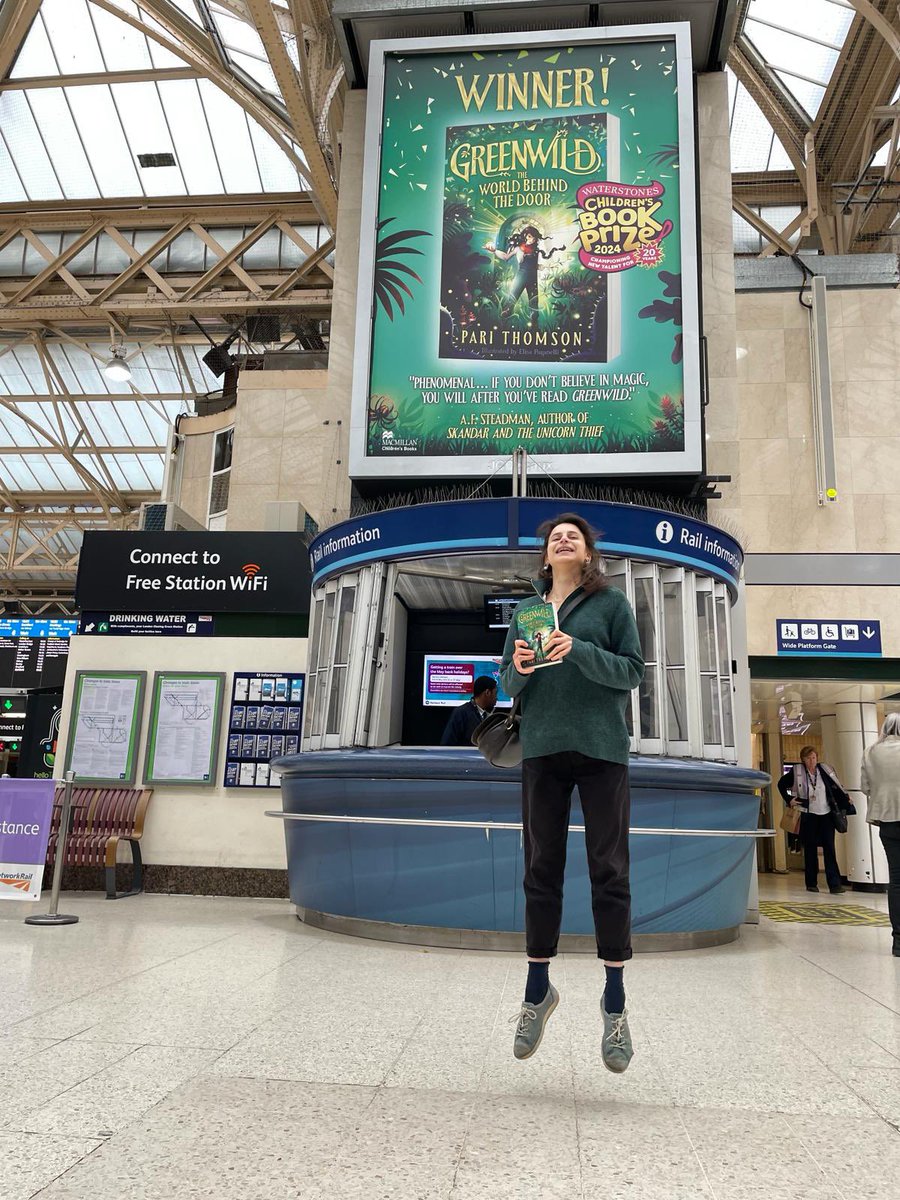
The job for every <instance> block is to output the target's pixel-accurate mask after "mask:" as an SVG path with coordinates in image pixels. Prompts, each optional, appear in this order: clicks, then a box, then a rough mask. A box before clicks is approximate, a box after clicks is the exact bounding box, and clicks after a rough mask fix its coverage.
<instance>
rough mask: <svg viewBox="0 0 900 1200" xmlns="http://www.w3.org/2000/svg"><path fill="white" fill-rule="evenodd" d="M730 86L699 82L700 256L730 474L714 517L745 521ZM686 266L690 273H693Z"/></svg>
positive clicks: (714, 464)
mask: <svg viewBox="0 0 900 1200" xmlns="http://www.w3.org/2000/svg"><path fill="white" fill-rule="evenodd" d="M728 113H729V108H728V81H727V79H726V77H725V73H724V72H718V73H716V74H711V75H699V76H698V77H697V128H698V147H697V148H698V158H699V164H700V178H699V186H698V192H699V204H700V230H701V233H700V252H701V255H702V268H703V272H702V293H701V303H702V308H703V327H702V332H703V333H704V334H705V336H706V344H707V357H708V362H709V405H708V407H707V409H706V414H705V419H706V454H707V463H706V469H707V471H708V472H709V473H710V474H711V475H730V476H731V478H732V482H731V483H726V484H722V485H721V486H720V490H721V492H722V499H721V500H716V501H713V502H712V504H711V505H710V517H711V519H712V520H713V521H715V520H716V519H717V518H721V517H727V518H730V519H732V520H736V519H738V518H739V516H740V496H739V490H740V446H739V440H738V395H737V386H738V385H737V317H736V307H735V296H734V241H733V233H732V221H731V143H730V136H729V129H728ZM687 269H688V268H687V265H685V270H687Z"/></svg>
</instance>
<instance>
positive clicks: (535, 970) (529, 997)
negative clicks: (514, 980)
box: [525, 962, 550, 1004]
mask: <svg viewBox="0 0 900 1200" xmlns="http://www.w3.org/2000/svg"><path fill="white" fill-rule="evenodd" d="M549 986H550V964H549V963H541V962H530V963H529V964H528V980H527V982H526V984H525V1003H526V1004H540V1002H541V1001H542V1000H543V999H544V997H545V996H546V995H547V989H548V988H549Z"/></svg>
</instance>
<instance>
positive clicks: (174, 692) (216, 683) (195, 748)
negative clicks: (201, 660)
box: [144, 671, 225, 787]
mask: <svg viewBox="0 0 900 1200" xmlns="http://www.w3.org/2000/svg"><path fill="white" fill-rule="evenodd" d="M224 694H225V676H224V675H223V674H221V673H219V672H215V673H203V672H173V671H157V672H156V674H155V675H154V677H153V701H152V704H151V707H150V723H149V728H148V731H147V755H146V759H145V762H144V782H145V783H154V784H192V785H197V786H201V787H202V786H206V787H213V786H214V785H215V780H216V763H217V761H218V755H219V730H220V729H221V727H222V702H223V697H224Z"/></svg>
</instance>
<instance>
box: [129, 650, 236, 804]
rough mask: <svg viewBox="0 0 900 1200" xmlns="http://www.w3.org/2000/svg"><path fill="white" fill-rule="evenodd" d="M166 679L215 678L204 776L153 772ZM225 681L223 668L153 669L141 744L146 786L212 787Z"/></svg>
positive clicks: (217, 759)
mask: <svg viewBox="0 0 900 1200" xmlns="http://www.w3.org/2000/svg"><path fill="white" fill-rule="evenodd" d="M167 679H214V680H215V681H216V684H217V687H216V702H215V712H214V713H213V719H212V725H213V727H212V736H211V738H210V756H209V773H208V777H207V778H206V779H188V778H182V779H176V778H173V777H172V776H168V775H167V776H165V777H163V778H160V777H159V776H158V775H154V774H153V768H154V758H155V750H156V735H157V733H158V725H159V702H160V697H161V695H162V686H163V681H164V680H167ZM225 680H226V675H225V672H224V671H169V670H162V671H154V673H153V686H152V689H151V693H150V715H149V718H148V720H147V736H146V739H145V743H144V771H143V779H144V783H145V785H150V784H152V785H153V787H201V788H206V787H209V788H213V787H215V786H216V774H217V772H218V769H219V749H220V742H221V740H222V711H223V708H224V701H225Z"/></svg>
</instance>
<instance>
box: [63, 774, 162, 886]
mask: <svg viewBox="0 0 900 1200" xmlns="http://www.w3.org/2000/svg"><path fill="white" fill-rule="evenodd" d="M64 791H65V788H64V786H63V785H62V784H60V785H59V786H58V787H57V789H56V795H55V797H54V801H53V820H52V822H51V825H50V840H49V842H48V844H47V866H52V865H53V863H54V861H55V860H56V847H57V845H58V842H59V823H60V819H61V817H62V802H63V793H64ZM152 795H153V789H152V788H124V787H123V788H117V787H100V788H98V787H75V788H73V789H72V819H71V825H70V832H69V838H68V841H67V842H66V861H65V863H64V864H63V865H64V866H66V867H98V866H100V864H101V863H102V864H103V866H104V867H105V868H106V898H107V900H122V899H124V898H125V897H126V896H137V895H138V894H139V893H140V892H142V891H143V890H144V863H143V859H142V858H141V846H140V840H141V836H142V834H143V832H144V818H145V816H146V814H147V806H148V805H149V803H150V797H151V796H152ZM122 841H125V842H129V843H130V844H131V858H132V862H133V864H134V877H133V879H132V881H131V890H130V891H128V892H122V893H121V895H120V894H119V893H117V892H116V856H117V852H118V848H119V842H122Z"/></svg>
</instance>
